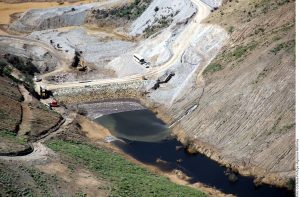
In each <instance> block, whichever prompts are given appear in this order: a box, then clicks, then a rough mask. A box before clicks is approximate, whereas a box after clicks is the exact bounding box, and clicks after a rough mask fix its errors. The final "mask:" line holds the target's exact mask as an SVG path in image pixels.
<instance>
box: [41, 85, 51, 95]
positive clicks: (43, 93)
mask: <svg viewBox="0 0 300 197" xmlns="http://www.w3.org/2000/svg"><path fill="white" fill-rule="evenodd" d="M40 95H41V97H42V98H47V97H48V96H49V95H48V91H47V89H46V87H45V86H40Z"/></svg>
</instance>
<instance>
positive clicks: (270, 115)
mask: <svg viewBox="0 0 300 197" xmlns="http://www.w3.org/2000/svg"><path fill="white" fill-rule="evenodd" d="M206 22H207V23H213V24H219V25H221V26H223V27H224V28H225V29H227V30H228V32H229V33H230V34H231V37H230V40H229V42H228V44H227V45H226V46H225V47H224V48H223V50H222V51H221V52H220V53H219V54H218V56H217V57H216V58H215V59H214V60H213V61H212V63H211V64H210V65H208V66H207V68H206V69H205V70H204V73H203V75H204V80H205V86H204V93H203V95H202V97H201V99H200V100H199V103H198V107H197V109H196V110H194V112H192V113H191V114H189V115H187V116H186V117H185V118H183V119H182V120H181V121H180V124H179V125H177V126H176V127H175V129H174V130H175V133H176V134H177V135H178V136H179V138H180V139H181V140H182V141H183V142H186V143H190V144H193V146H194V148H195V149H197V150H198V151H199V152H202V153H204V154H205V155H207V156H209V157H211V158H212V159H214V160H217V161H218V162H220V163H222V164H225V165H227V166H228V167H231V168H233V169H235V170H238V171H239V172H240V173H242V174H244V175H253V176H256V177H257V181H258V182H265V183H270V184H276V185H279V186H288V185H289V184H290V183H292V182H293V179H294V176H295V1H263V0H256V1H247V0H244V1H228V2H227V3H226V4H225V5H224V6H222V7H221V8H220V10H218V11H215V12H214V13H212V14H211V16H210V17H209V18H208V19H206ZM200 77H201V76H200ZM182 93H184V92H182ZM184 94H185V95H186V96H187V95H189V99H190V100H193V96H192V95H190V92H186V93H184ZM182 108H183V106H182V104H181V103H180V102H179V103H175V104H173V107H171V108H170V109H167V110H166V111H167V112H166V113H167V114H168V116H169V117H172V116H173V115H174V116H176V115H177V114H179V113H180V109H182ZM166 120H168V119H167V118H166ZM170 121H172V119H171V120H170V119H169V122H170Z"/></svg>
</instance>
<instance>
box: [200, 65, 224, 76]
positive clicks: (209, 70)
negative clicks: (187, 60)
mask: <svg viewBox="0 0 300 197" xmlns="http://www.w3.org/2000/svg"><path fill="white" fill-rule="evenodd" d="M219 70H222V66H221V64H218V63H210V64H209V65H208V66H207V67H206V68H205V69H204V71H203V74H204V75H207V74H208V73H214V72H217V71H219Z"/></svg>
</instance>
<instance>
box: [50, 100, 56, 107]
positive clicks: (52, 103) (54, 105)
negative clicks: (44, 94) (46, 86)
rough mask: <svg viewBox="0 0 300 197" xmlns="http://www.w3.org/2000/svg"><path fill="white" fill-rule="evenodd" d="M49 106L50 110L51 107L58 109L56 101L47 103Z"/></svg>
mask: <svg viewBox="0 0 300 197" xmlns="http://www.w3.org/2000/svg"><path fill="white" fill-rule="evenodd" d="M49 106H50V108H51V107H58V104H57V101H56V100H52V101H51V102H50V103H49Z"/></svg>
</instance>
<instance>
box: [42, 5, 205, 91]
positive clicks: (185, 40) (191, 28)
mask: <svg viewBox="0 0 300 197" xmlns="http://www.w3.org/2000/svg"><path fill="white" fill-rule="evenodd" d="M191 1H192V2H193V3H194V4H195V5H196V6H197V8H198V11H197V14H196V15H195V17H194V19H193V21H191V22H190V23H189V24H188V25H187V26H186V28H185V29H184V31H183V32H181V34H180V35H179V36H178V38H177V40H176V41H175V42H174V44H173V54H174V55H173V57H172V58H171V59H170V60H169V61H168V62H167V63H165V64H163V65H162V66H160V67H155V68H150V69H149V71H148V72H147V73H146V74H135V75H131V76H127V77H123V78H117V79H99V80H93V81H90V82H87V83H79V82H66V83H61V84H44V83H40V84H39V85H44V86H47V89H48V90H55V89H60V88H72V87H84V86H86V85H89V86H93V85H100V84H112V83H127V82H132V81H139V80H142V78H143V76H145V77H147V78H150V77H155V76H157V75H159V74H161V73H163V72H164V71H166V70H167V69H168V68H170V67H171V66H172V65H174V64H175V63H176V62H177V61H178V60H179V59H180V58H181V55H182V54H183V53H184V51H185V50H186V49H187V48H188V46H189V45H190V42H191V40H192V39H194V38H195V36H196V35H197V33H198V31H199V29H200V27H199V24H200V23H201V21H202V20H203V19H205V18H206V17H207V16H208V15H209V13H210V8H209V7H208V6H207V5H206V4H205V3H203V2H202V1H199V0H191Z"/></svg>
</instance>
